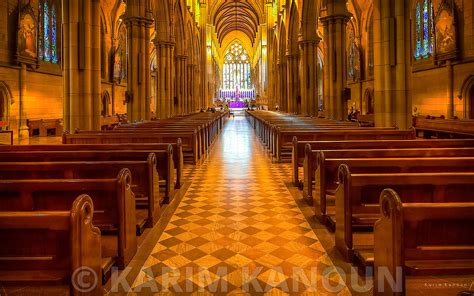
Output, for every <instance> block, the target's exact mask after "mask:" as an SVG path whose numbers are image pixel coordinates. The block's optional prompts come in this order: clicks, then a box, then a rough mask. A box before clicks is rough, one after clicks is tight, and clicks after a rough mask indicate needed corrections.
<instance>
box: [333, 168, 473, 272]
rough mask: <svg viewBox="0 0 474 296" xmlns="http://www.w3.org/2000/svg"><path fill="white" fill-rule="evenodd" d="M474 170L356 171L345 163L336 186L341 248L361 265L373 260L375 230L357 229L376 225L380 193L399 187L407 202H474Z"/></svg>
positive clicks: (338, 245)
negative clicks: (367, 172) (352, 170)
mask: <svg viewBox="0 0 474 296" xmlns="http://www.w3.org/2000/svg"><path fill="white" fill-rule="evenodd" d="M473 183H474V172H449V173H441V172H437V173H400V174H353V173H351V171H350V168H349V167H348V166H347V165H345V164H342V165H341V166H340V167H339V185H338V187H337V189H336V193H335V198H336V233H335V242H336V248H337V250H338V251H339V252H340V253H341V254H342V255H343V256H344V258H345V259H346V260H348V261H350V262H352V261H353V260H354V259H356V261H357V263H358V264H359V265H360V266H363V267H366V266H371V265H372V264H373V233H372V232H367V231H364V232H357V231H356V230H357V229H360V228H361V227H362V228H366V229H367V227H369V229H370V228H371V227H373V224H374V223H375V221H376V220H378V219H379V218H380V213H379V211H378V204H379V195H380V192H381V191H382V190H383V189H385V188H393V189H394V190H396V191H397V192H398V193H399V194H400V197H401V198H402V202H404V203H449V202H473V201H474V191H473V190H472V184H473Z"/></svg>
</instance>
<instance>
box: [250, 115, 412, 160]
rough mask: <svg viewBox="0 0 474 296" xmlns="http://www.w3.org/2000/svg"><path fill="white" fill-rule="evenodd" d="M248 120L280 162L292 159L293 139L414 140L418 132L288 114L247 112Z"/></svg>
mask: <svg viewBox="0 0 474 296" xmlns="http://www.w3.org/2000/svg"><path fill="white" fill-rule="evenodd" d="M246 115H247V119H248V120H249V122H250V123H251V124H252V126H253V127H254V129H255V131H256V133H257V135H258V136H259V137H260V139H261V140H262V142H263V143H264V144H265V145H266V146H267V147H268V149H269V151H270V152H271V153H272V154H273V155H274V156H275V158H276V159H277V160H284V159H291V156H292V149H293V138H294V137H297V138H298V139H299V140H300V141H318V140H327V141H331V140H385V139H391V140H401V139H414V138H415V136H416V135H415V130H397V129H395V128H374V127H361V126H359V124H357V123H354V122H345V121H336V120H331V119H326V118H312V117H304V116H297V115H285V114H282V113H277V112H268V111H247V112H246Z"/></svg>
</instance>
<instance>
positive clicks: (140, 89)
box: [125, 0, 153, 122]
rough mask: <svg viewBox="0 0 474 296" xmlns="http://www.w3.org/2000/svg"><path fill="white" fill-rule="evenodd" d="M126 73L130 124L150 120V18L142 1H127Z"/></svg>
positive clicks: (151, 20)
mask: <svg viewBox="0 0 474 296" xmlns="http://www.w3.org/2000/svg"><path fill="white" fill-rule="evenodd" d="M125 15H126V17H125V24H126V25H127V37H128V38H127V39H128V40H127V47H128V73H127V95H126V101H127V117H128V120H130V121H132V122H133V121H137V120H148V119H150V115H151V113H150V78H151V73H150V71H151V70H150V27H151V26H152V24H153V19H152V18H150V17H149V12H148V11H147V7H146V6H145V4H144V1H139V0H130V1H127V8H126V13H125Z"/></svg>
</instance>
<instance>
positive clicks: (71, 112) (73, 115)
mask: <svg viewBox="0 0 474 296" xmlns="http://www.w3.org/2000/svg"><path fill="white" fill-rule="evenodd" d="M62 7H63V18H62V25H63V86H64V88H63V89H64V90H63V91H64V94H63V97H64V104H63V108H64V112H63V114H64V127H65V129H66V130H74V129H75V128H80V129H84V130H90V129H96V130H98V129H100V81H101V73H100V1H99V0H82V1H79V0H69V1H65V0H64V1H62Z"/></svg>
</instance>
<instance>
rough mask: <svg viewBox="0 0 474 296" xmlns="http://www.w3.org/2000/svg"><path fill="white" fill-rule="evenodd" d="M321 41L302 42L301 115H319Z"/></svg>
mask: <svg viewBox="0 0 474 296" xmlns="http://www.w3.org/2000/svg"><path fill="white" fill-rule="evenodd" d="M318 43H319V40H300V50H301V55H300V56H301V60H302V62H301V65H302V69H301V80H300V81H301V114H304V115H310V116H316V115H317V114H318V89H317V86H318V80H317V73H316V72H317V63H318V58H317V48H318Z"/></svg>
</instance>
